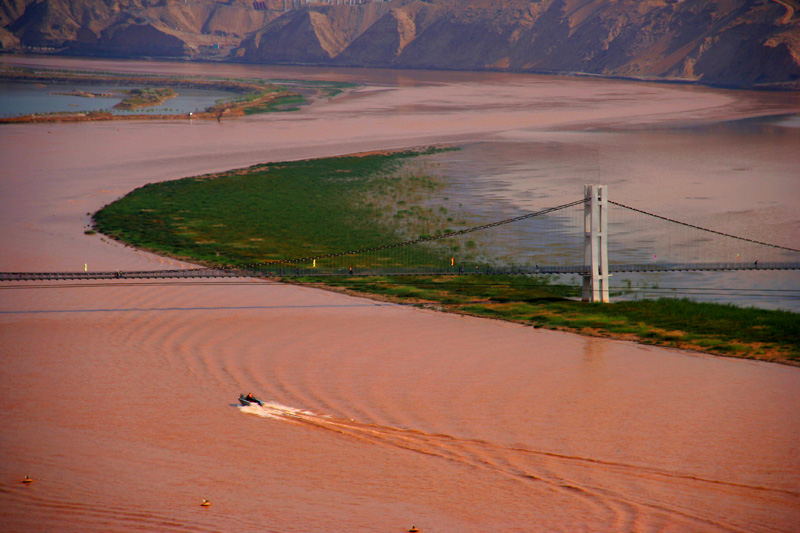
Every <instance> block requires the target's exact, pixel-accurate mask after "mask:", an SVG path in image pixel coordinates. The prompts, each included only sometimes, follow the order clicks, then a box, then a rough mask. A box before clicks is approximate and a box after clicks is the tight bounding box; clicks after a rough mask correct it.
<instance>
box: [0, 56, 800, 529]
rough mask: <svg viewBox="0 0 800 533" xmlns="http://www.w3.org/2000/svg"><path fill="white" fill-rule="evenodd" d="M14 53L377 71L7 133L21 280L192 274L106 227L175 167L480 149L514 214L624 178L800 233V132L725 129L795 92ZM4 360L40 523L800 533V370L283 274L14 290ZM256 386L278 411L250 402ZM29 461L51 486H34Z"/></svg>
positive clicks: (17, 443) (271, 72)
mask: <svg viewBox="0 0 800 533" xmlns="http://www.w3.org/2000/svg"><path fill="white" fill-rule="evenodd" d="M0 61H2V62H12V63H15V64H19V63H30V64H37V65H40V66H41V65H53V66H59V67H62V68H97V69H99V70H120V71H129V72H156V73H158V72H170V73H179V72H185V73H187V74H190V73H191V74H209V75H220V76H237V75H249V76H259V77H269V78H298V77H304V78H308V79H336V80H356V81H359V82H361V83H364V84H365V85H364V86H363V87H361V88H359V89H358V90H356V91H355V92H354V93H353V94H351V95H349V96H343V97H337V98H334V99H333V100H331V101H325V102H318V103H316V104H314V105H311V106H309V107H306V108H304V109H303V110H302V111H299V112H296V113H292V114H279V115H262V116H254V117H247V118H245V119H240V120H230V121H226V120H223V121H222V122H220V123H217V122H216V121H196V120H195V121H188V120H187V121H185V122H178V121H174V122H169V123H159V122H128V121H120V122H117V123H114V122H110V123H94V124H49V125H48V124H25V125H13V126H0V138H1V140H2V142H1V143H0V161H2V169H3V172H2V175H1V176H0V224H2V225H3V228H4V231H3V232H0V249H2V250H3V254H1V255H0V270H3V271H30V270H77V269H83V268H87V269H96V270H106V269H109V270H113V269H117V268H120V269H151V268H171V267H174V266H176V264H177V262H175V261H171V260H167V259H163V258H159V257H157V256H154V255H151V254H148V253H145V252H141V251H137V250H132V249H130V248H126V247H123V246H121V245H118V244H116V243H112V242H109V241H107V240H104V239H103V238H101V237H100V236H97V235H94V236H90V235H85V234H84V233H83V231H84V228H85V226H86V224H87V223H88V222H89V216H88V214H89V213H91V212H93V211H95V210H97V209H98V208H99V207H100V206H102V205H103V204H105V203H107V202H109V201H112V200H113V199H115V198H117V197H119V196H121V195H123V194H125V193H127V192H128V191H130V190H132V189H134V188H136V187H139V186H142V185H144V184H146V183H150V182H153V181H159V180H165V179H175V178H179V177H183V176H189V175H196V174H201V173H206V172H213V171H219V170H227V169H231V168H238V167H243V166H246V165H250V164H255V163H262V162H265V161H279V160H287V159H301V158H308V157H322V156H329V155H336V154H344V153H352V152H356V151H365V150H377V149H386V148H401V147H407V146H419V145H427V144H432V143H455V144H459V145H461V146H463V147H464V149H463V150H462V151H460V152H455V153H453V152H451V153H449V155H448V154H443V156H442V160H441V161H440V163H441V167H440V168H442V169H445V170H446V171H447V172H448V173H450V174H452V175H454V176H455V178H456V181H457V183H461V184H463V186H464V189H463V190H464V191H465V192H464V194H465V195H472V196H473V197H475V198H481V199H482V202H483V204H486V205H489V204H491V205H492V206H495V205H496V206H497V207H492V208H491V209H490V210H492V209H497V210H498V211H504V210H506V209H507V210H509V211H515V210H516V209H533V208H539V207H549V206H551V205H558V204H560V203H565V202H566V201H571V200H573V199H575V196H576V195H580V192H581V190H582V185H583V183H585V182H596V181H602V182H608V183H609V186H610V187H612V189H611V191H613V192H612V194H613V195H614V196H613V198H614V199H616V200H618V201H620V202H622V203H625V204H630V205H635V206H637V207H641V208H642V209H646V210H648V211H653V212H657V213H661V214H664V215H667V216H675V217H678V216H680V217H684V218H685V219H687V220H688V221H693V222H696V223H698V224H702V225H706V226H709V227H719V225H718V224H719V223H721V222H724V223H725V224H726V225H725V227H729V228H731V231H730V232H731V233H734V234H736V233H738V232H743V233H745V234H749V235H753V237H754V238H760V239H763V240H766V241H775V242H778V243H780V244H784V245H786V246H791V247H797V246H798V234H800V232H798V231H797V229H798V221H799V220H800V216H798V205H797V201H796V199H797V194H796V193H797V179H796V169H797V168H798V157H800V156H799V155H798V152H797V150H795V149H793V147H796V146H797V144H796V143H797V137H796V131H797V128H791V127H783V126H781V127H780V128H781V129H777V126H776V129H774V130H772V133H769V131H767V130H764V131H762V133H759V134H755V133H752V132H744V133H742V132H737V131H736V129H737V128H738V126H734V127H733V129H731V128H730V127H729V126H728V125H725V124H724V123H725V122H726V121H728V120H731V119H739V118H746V117H752V116H764V115H774V114H781V113H784V114H785V113H796V112H797V103H796V99H795V98H794V96H793V95H780V94H771V95H763V94H752V93H745V92H730V91H722V90H716V89H707V88H697V87H683V86H670V85H667V86H661V85H651V84H639V83H630V82H616V81H608V80H581V79H564V78H547V77H537V76H515V75H506V74H471V73H432V72H402V71H388V70H387V71H371V70H356V71H348V70H334V69H303V68H298V69H292V68H288V67H280V68H273V67H265V66H255V65H253V66H247V65H208V64H193V63H158V62H112V61H105V60H82V59H76V58H67V59H53V58H17V57H8V56H3V57H0ZM555 104H558V105H555ZM289 115H291V116H289ZM720 124H722V125H721V126H720ZM759 127H761V126H759ZM765 127H766V126H765ZM770 127H772V126H770ZM445 155H448V158H445V157H444V156H445ZM488 199H492V200H493V201H492V202H488V201H487V200H488ZM495 201H496V202H495ZM728 224H729V225H728ZM0 358H1V359H0V368H2V374H0V379H1V380H2V387H0V408H1V409H2V410H3V415H4V416H3V425H2V428H1V429H0V431H2V434H1V435H0V437H2V438H0V453H2V456H3V458H4V460H3V461H2V462H0V488H2V490H3V498H2V499H0V517H2V521H3V524H4V527H5V528H6V529H9V530H12V531H20V530H26V531H46V530H63V529H78V530H82V531H107V530H115V531H127V530H130V531H134V530H163V531H173V530H174V531H185V530H195V531H220V530H223V531H229V530H234V529H237V530H269V531H304V532H307V531H331V530H345V529H346V530H351V531H404V530H408V529H409V528H410V526H411V525H412V524H414V525H416V526H417V527H419V528H420V529H421V530H422V531H487V530H494V531H576V530H581V531H651V530H673V531H689V530H691V531H772V530H781V531H792V530H794V529H795V528H796V525H797V523H800V481H798V480H800V456H799V455H798V454H797V453H796V443H797V442H798V440H800V411H799V410H798V407H797V405H798V404H797V394H798V391H800V371H798V369H796V368H793V367H786V366H779V365H774V364H766V363H759V362H753V361H743V360H730V359H724V358H716V357H708V356H703V355H699V354H694V353H687V352H682V351H678V350H668V349H657V348H653V347H647V346H640V345H635V344H631V343H625V342H619V341H609V340H604V339H592V338H583V337H578V336H574V335H567V334H563V333H559V332H552V331H543V330H541V329H533V328H526V327H522V326H519V325H515V324H505V323H501V322H497V321H486V320H479V319H475V318H469V317H459V316H452V315H444V314H440V313H435V312H432V311H428V310H422V309H416V308H409V307H405V306H396V305H388V304H381V303H375V302H372V301H369V300H364V299H359V298H352V297H348V296H344V295H339V294H333V293H328V292H324V291H317V290H313V289H309V288H301V287H293V286H287V285H282V284H275V283H268V282H263V281H256V280H246V281H241V282H237V283H227V282H222V281H205V282H182V283H170V284H160V283H154V282H148V281H142V282H134V283H130V284H115V285H111V286H103V285H95V284H79V285H76V286H72V285H53V284H46V283H30V284H26V285H25V286H24V288H19V287H15V288H0ZM241 392H253V393H254V394H256V395H257V396H261V397H262V398H263V399H265V400H267V405H266V407H265V408H264V409H248V408H245V409H242V408H239V407H237V402H236V396H237V395H238V394H239V393H241ZM42 396H44V398H43V399H44V400H45V401H42ZM25 475H30V476H31V477H32V478H33V479H34V480H35V481H34V483H32V484H30V485H24V484H22V483H20V482H19V481H20V480H21V479H22V478H23V477H24V476H25ZM203 498H206V499H209V500H210V501H211V504H212V505H211V506H210V507H207V508H203V507H201V506H200V503H201V502H202V499H203Z"/></svg>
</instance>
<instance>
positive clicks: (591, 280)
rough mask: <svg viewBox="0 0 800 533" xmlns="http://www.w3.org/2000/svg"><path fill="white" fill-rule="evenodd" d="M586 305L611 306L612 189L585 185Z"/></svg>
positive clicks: (603, 186)
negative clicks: (609, 215)
mask: <svg viewBox="0 0 800 533" xmlns="http://www.w3.org/2000/svg"><path fill="white" fill-rule="evenodd" d="M583 194H584V198H586V203H585V204H584V206H583V223H584V265H586V266H587V267H588V268H589V271H588V272H587V273H586V274H584V275H583V295H582V300H583V301H584V302H605V303H608V216H607V215H608V186H607V185H584V186H583Z"/></svg>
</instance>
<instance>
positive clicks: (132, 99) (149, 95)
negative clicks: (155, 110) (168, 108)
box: [114, 88, 178, 110]
mask: <svg viewBox="0 0 800 533" xmlns="http://www.w3.org/2000/svg"><path fill="white" fill-rule="evenodd" d="M176 96H178V93H176V92H175V91H173V90H172V89H170V88H160V89H158V88H146V89H130V90H129V91H128V92H127V96H126V97H125V98H124V99H123V100H122V101H121V102H120V103H118V104H117V105H115V106H114V109H125V110H129V109H139V108H142V107H153V106H157V105H161V104H163V103H164V102H165V101H167V100H169V99H170V98H175V97H176Z"/></svg>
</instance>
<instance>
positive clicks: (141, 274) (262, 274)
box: [0, 262, 800, 281]
mask: <svg viewBox="0 0 800 533" xmlns="http://www.w3.org/2000/svg"><path fill="white" fill-rule="evenodd" d="M608 270H609V272H610V273H623V272H680V271H690V270H694V271H726V270H727V271H731V270H800V262H764V263H761V262H758V263H741V262H731V263H652V264H610V265H609V267H608ZM588 273H589V267H588V266H586V265H566V266H558V265H554V266H548V265H536V266H515V265H506V266H487V265H462V266H451V267H446V268H436V267H394V268H354V269H352V270H351V269H349V268H328V269H325V268H295V267H290V268H287V267H275V268H263V269H261V268H259V269H252V268H247V269H242V268H230V269H223V268H190V269H179V270H135V271H131V270H127V271H122V270H120V271H104V272H0V281H69V280H126V279H127V280H131V279H188V278H282V277H317V276H319V277H326V276H426V275H471V274H472V275H474V274H512V275H548V274H572V275H575V274H577V275H587V274H588Z"/></svg>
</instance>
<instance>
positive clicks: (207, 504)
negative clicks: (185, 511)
mask: <svg viewBox="0 0 800 533" xmlns="http://www.w3.org/2000/svg"><path fill="white" fill-rule="evenodd" d="M209 505H211V502H210V501H208V500H206V499H205V498H203V503H201V504H200V506H201V507H208V506H209Z"/></svg>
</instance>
